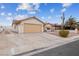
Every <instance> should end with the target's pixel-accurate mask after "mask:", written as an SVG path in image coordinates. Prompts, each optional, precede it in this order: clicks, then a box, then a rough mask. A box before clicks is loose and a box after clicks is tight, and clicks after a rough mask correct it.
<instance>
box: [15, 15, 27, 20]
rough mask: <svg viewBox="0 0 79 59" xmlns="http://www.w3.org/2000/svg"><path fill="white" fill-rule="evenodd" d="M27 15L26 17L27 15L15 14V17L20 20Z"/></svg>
mask: <svg viewBox="0 0 79 59" xmlns="http://www.w3.org/2000/svg"><path fill="white" fill-rule="evenodd" d="M27 17H28V15H17V16H15V19H16V20H22V19H25V18H27Z"/></svg>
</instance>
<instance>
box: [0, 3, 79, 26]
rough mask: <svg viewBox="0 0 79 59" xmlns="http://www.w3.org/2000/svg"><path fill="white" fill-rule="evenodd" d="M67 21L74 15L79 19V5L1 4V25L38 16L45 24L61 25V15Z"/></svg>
mask: <svg viewBox="0 0 79 59" xmlns="http://www.w3.org/2000/svg"><path fill="white" fill-rule="evenodd" d="M63 12H64V13H65V17H66V20H67V18H68V17H69V16H70V15H72V16H73V17H75V18H76V19H77V20H78V19H79V4H77V3H76V4H71V3H0V24H2V25H6V26H8V25H11V23H12V20H21V19H24V18H28V17H32V16H36V17H38V18H39V19H40V20H42V21H44V22H50V23H58V24H60V23H61V18H60V17H61V15H62V13H63Z"/></svg>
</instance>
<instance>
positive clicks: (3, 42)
mask: <svg viewBox="0 0 79 59" xmlns="http://www.w3.org/2000/svg"><path fill="white" fill-rule="evenodd" d="M51 34H53V35H51ZM74 35H75V36H76V35H77V34H75V33H72V34H71V35H70V37H68V38H62V37H59V36H57V32H51V33H48V32H44V33H26V34H16V33H12V32H11V33H6V34H5V32H4V33H0V55H16V54H19V53H23V52H28V51H31V50H34V49H39V48H45V47H49V46H52V47H53V46H55V45H59V44H62V43H64V42H69V41H74V39H73V40H72V38H73V37H72V36H74Z"/></svg>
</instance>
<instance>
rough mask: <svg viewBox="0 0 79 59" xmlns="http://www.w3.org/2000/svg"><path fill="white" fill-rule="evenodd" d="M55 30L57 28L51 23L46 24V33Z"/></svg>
mask: <svg viewBox="0 0 79 59" xmlns="http://www.w3.org/2000/svg"><path fill="white" fill-rule="evenodd" d="M54 30H55V26H54V25H53V24H51V23H45V24H44V31H45V32H52V31H54Z"/></svg>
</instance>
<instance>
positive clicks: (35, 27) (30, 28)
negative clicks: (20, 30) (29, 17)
mask: <svg viewBox="0 0 79 59" xmlns="http://www.w3.org/2000/svg"><path fill="white" fill-rule="evenodd" d="M24 32H42V25H40V24H24Z"/></svg>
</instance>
